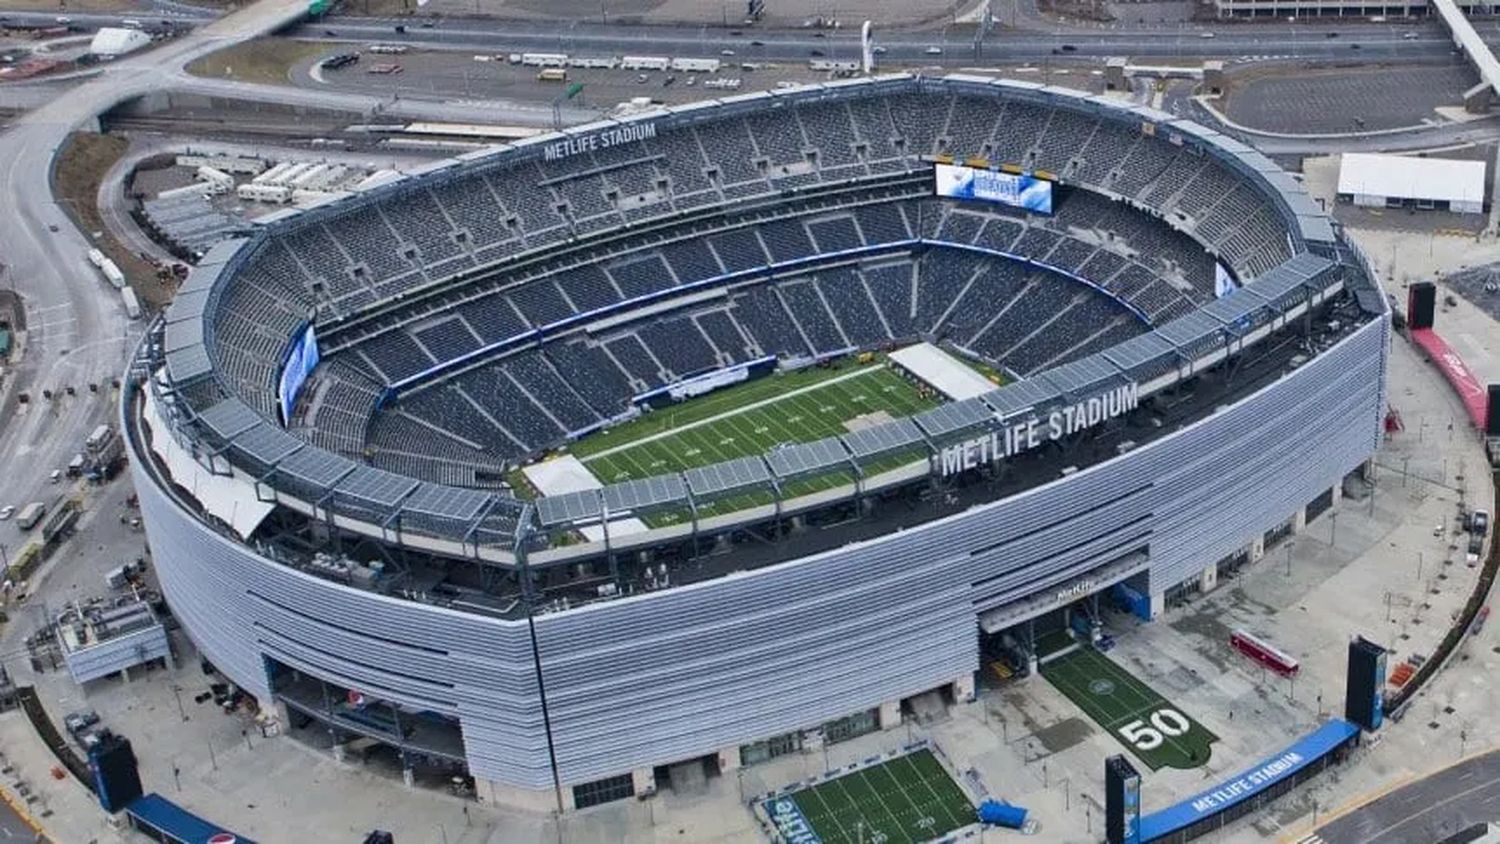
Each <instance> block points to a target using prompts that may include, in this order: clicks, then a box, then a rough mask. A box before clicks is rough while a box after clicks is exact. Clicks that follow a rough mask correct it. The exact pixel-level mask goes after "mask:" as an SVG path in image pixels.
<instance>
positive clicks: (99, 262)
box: [89, 249, 106, 269]
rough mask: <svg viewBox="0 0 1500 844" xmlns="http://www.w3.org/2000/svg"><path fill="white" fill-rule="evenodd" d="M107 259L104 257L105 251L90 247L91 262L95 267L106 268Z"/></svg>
mask: <svg viewBox="0 0 1500 844" xmlns="http://www.w3.org/2000/svg"><path fill="white" fill-rule="evenodd" d="M105 260H106V258H105V257H104V253H103V252H100V251H99V250H97V249H90V250H89V263H90V264H93V265H94V266H95V267H98V268H100V269H103V268H104V262H105Z"/></svg>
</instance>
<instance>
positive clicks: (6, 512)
mask: <svg viewBox="0 0 1500 844" xmlns="http://www.w3.org/2000/svg"><path fill="white" fill-rule="evenodd" d="M15 514H16V505H14V504H7V505H5V506H4V507H0V522H3V521H5V520H6V519H9V518H10V517H11V516H14V515H15Z"/></svg>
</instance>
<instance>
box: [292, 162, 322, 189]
mask: <svg viewBox="0 0 1500 844" xmlns="http://www.w3.org/2000/svg"><path fill="white" fill-rule="evenodd" d="M327 172H328V165H327V164H315V165H313V166H312V167H310V168H308V169H307V170H304V171H302V173H301V174H300V175H299V176H297V178H295V179H292V180H290V184H291V186H292V190H297V189H299V188H310V187H312V186H313V185H312V183H313V182H314V181H315V180H317V179H318V178H319V177H320V176H322V175H323V174H324V173H327Z"/></svg>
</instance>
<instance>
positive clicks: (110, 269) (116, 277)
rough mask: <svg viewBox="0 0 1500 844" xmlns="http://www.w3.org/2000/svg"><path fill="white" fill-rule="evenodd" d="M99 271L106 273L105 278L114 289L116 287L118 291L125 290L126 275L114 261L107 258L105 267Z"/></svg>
mask: <svg viewBox="0 0 1500 844" xmlns="http://www.w3.org/2000/svg"><path fill="white" fill-rule="evenodd" d="M99 269H100V270H103V271H104V278H105V280H107V281H108V282H109V283H110V285H111V286H112V287H114V288H115V289H116V290H121V289H124V287H125V274H124V273H122V272H120V268H119V267H117V266H115V262H114V261H111V260H110V259H108V258H105V259H104V266H102V267H100V268H99Z"/></svg>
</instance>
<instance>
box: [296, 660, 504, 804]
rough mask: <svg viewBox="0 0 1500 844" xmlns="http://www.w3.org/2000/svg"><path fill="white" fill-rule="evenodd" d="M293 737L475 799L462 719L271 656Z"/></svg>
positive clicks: (414, 782)
mask: <svg viewBox="0 0 1500 844" xmlns="http://www.w3.org/2000/svg"><path fill="white" fill-rule="evenodd" d="M266 661H267V663H268V667H269V670H270V675H271V688H272V691H273V694H274V695H275V698H276V701H277V703H278V704H279V705H281V706H284V707H285V708H286V712H285V717H284V719H283V720H284V722H285V723H286V724H287V725H288V733H289V734H290V735H291V736H292V737H293V738H295V739H297V740H298V741H301V742H303V743H304V744H307V745H310V746H312V747H314V748H317V749H318V750H322V751H326V752H328V753H329V754H330V755H332V756H333V758H334V759H335V760H336V761H339V762H345V763H349V764H358V765H362V766H364V767H365V768H367V769H368V770H370V771H372V772H376V773H380V774H382V775H385V776H389V777H391V778H393V779H395V778H399V779H401V780H402V781H404V782H405V783H406V785H408V786H410V787H415V788H429V789H432V790H434V791H438V790H446V791H447V792H448V793H450V794H457V795H459V796H465V797H470V796H473V794H474V781H473V778H472V777H470V776H469V771H468V765H467V762H466V760H465V756H464V747H463V733H462V731H461V730H460V728H459V724H458V721H457V720H455V719H453V718H449V717H447V716H445V715H441V714H439V713H436V712H431V711H425V710H416V709H413V708H411V707H406V706H400V705H397V704H395V703H391V702H389V701H385V700H381V699H380V698H378V697H376V696H374V695H371V694H367V693H365V692H362V691H360V690H358V689H351V688H348V687H346V686H341V685H338V684H336V683H331V682H328V681H325V680H321V679H319V678H316V677H313V676H311V675H308V674H305V673H303V672H301V671H299V670H297V669H295V668H293V667H291V666H289V665H286V664H284V663H281V662H278V661H276V660H274V659H270V658H267V660H266Z"/></svg>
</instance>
